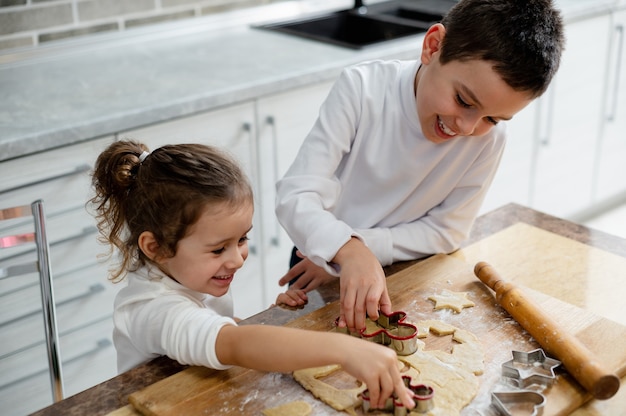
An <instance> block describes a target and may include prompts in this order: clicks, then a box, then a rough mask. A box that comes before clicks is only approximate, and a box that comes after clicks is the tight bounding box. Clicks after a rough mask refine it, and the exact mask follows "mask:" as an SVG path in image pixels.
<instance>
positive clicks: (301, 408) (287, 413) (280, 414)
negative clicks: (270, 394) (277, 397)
mask: <svg viewBox="0 0 626 416" xmlns="http://www.w3.org/2000/svg"><path fill="white" fill-rule="evenodd" d="M312 411H313V408H312V407H311V405H310V404H308V403H307V402H305V401H303V400H297V401H295V402H289V403H285V404H281V405H280V406H276V407H271V408H268V409H265V410H263V412H262V413H263V415H264V416H308V415H310V414H311V412H312Z"/></svg>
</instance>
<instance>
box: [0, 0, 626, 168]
mask: <svg viewBox="0 0 626 416" xmlns="http://www.w3.org/2000/svg"><path fill="white" fill-rule="evenodd" d="M322 3H323V4H322ZM351 3H352V1H350V0H327V1H324V2H322V1H319V0H317V1H316V0H301V1H288V2H284V3H275V4H271V5H267V6H261V7H257V8H253V9H246V10H244V11H238V12H231V13H225V14H222V15H213V16H208V17H206V18H201V19H195V20H194V21H193V22H191V23H190V22H186V23H185V24H181V23H176V24H165V25H161V26H158V27H152V28H149V29H143V30H137V31H134V32H133V31H127V32H124V33H121V34H115V35H102V36H97V35H94V36H92V37H90V38H89V39H88V40H83V41H68V42H66V43H61V44H58V45H56V46H53V47H41V48H39V49H38V50H36V51H22V52H15V53H9V54H4V55H0V92H1V96H2V100H0V161H3V160H8V159H13V158H16V157H20V156H23V155H27V154H31V153H36V152H39V151H44V150H48V149H51V148H55V147H59V146H64V145H68V144H72V143H77V142H80V141H84V140H89V139H93V138H96V137H102V136H106V135H111V134H115V133H117V132H122V131H125V130H129V129H133V128H137V127H140V126H145V125H149V124H153V123H157V122H162V121H165V120H169V119H173V118H177V117H182V116H187V115H192V114H194V113H198V112H202V111H208V110H211V109H214V108H219V107H222V106H227V105H231V104H236V103H239V102H243V101H247V100H252V99H255V98H259V97H263V96H266V95H269V94H274V93H279V92H282V91H286V90H289V89H292V88H297V87H301V86H305V85H309V84H313V83H315V82H321V81H326V80H331V79H334V78H335V77H336V76H337V75H338V74H339V72H340V71H341V69H342V68H344V67H345V66H347V65H350V64H353V63H356V62H360V61H365V60H369V59H387V58H399V59H414V58H416V57H418V56H419V51H420V48H421V40H422V36H423V35H416V36H409V37H406V38H403V39H399V40H394V41H390V42H387V43H384V44H380V45H376V46H370V47H367V48H364V49H362V50H352V49H348V48H343V47H339V46H333V45H329V44H325V43H321V42H315V41H310V40H305V39H301V38H298V37H293V36H289V35H285V34H280V33H276V32H270V31H264V30H258V29H254V28H251V27H250V25H251V24H256V23H260V22H268V21H277V20H283V19H287V18H292V17H296V16H298V15H301V14H306V13H310V12H314V11H320V10H329V9H341V8H347V7H349V6H350V4H351ZM622 3H624V0H617V1H616V0H560V1H557V5H558V6H559V7H560V8H561V9H562V10H563V13H564V16H565V18H566V20H569V19H579V18H581V16H585V15H590V14H593V13H600V12H605V11H607V10H610V9H612V8H615V7H621V6H620V4H622Z"/></svg>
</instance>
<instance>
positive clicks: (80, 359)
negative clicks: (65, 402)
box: [0, 319, 117, 416]
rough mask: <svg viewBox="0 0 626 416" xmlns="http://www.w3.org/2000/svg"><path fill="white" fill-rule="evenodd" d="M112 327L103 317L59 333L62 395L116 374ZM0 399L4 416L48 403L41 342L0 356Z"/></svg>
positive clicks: (27, 412)
mask: <svg viewBox="0 0 626 416" xmlns="http://www.w3.org/2000/svg"><path fill="white" fill-rule="evenodd" d="M112 331H113V323H112V321H111V319H107V320H103V321H100V322H97V323H96V324H94V325H92V326H90V327H89V328H85V329H83V330H81V331H75V332H73V333H70V334H67V335H63V336H61V339H60V343H61V346H60V349H61V354H62V359H63V378H64V387H65V389H64V393H65V397H69V396H71V395H74V394H76V393H78V392H80V391H82V390H85V389H86V388H89V387H91V386H93V385H95V384H98V383H101V382H103V381H105V380H108V379H109V378H111V377H114V376H115V375H116V374H117V371H116V364H115V363H116V353H115V348H114V347H113V344H112V341H111V333H112ZM0 403H3V404H4V407H3V409H2V410H3V413H2V414H3V415H7V416H21V415H24V414H29V413H32V412H34V411H37V410H39V409H41V408H43V407H45V406H48V405H50V404H52V394H51V390H50V380H49V376H48V370H47V358H46V352H45V346H44V345H41V346H38V347H36V348H31V349H29V350H26V351H22V352H21V353H20V354H18V355H17V356H14V357H12V359H11V360H7V359H0Z"/></svg>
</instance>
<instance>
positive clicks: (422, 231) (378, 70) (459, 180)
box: [276, 61, 505, 275]
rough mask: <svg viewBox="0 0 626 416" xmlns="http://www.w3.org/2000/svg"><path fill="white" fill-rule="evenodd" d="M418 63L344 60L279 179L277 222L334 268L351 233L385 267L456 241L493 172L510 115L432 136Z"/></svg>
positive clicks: (300, 245)
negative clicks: (426, 129) (423, 114)
mask: <svg viewBox="0 0 626 416" xmlns="http://www.w3.org/2000/svg"><path fill="white" fill-rule="evenodd" d="M418 67H419V62H418V61H371V62H365V63H362V64H358V65H354V66H352V67H348V68H346V69H345V70H344V71H343V72H342V74H341V76H340V77H339V79H338V80H337V82H336V83H335V85H334V86H333V88H332V89H331V91H330V93H329V96H328V97H327V99H326V101H325V102H324V104H323V105H322V107H321V109H320V114H319V118H318V120H317V121H316V123H315V125H314V126H313V128H312V130H311V132H310V133H309V134H308V136H307V137H306V139H305V141H304V143H303V145H302V147H301V148H300V150H299V152H298V154H297V156H296V159H295V160H294V162H293V164H292V165H291V167H290V168H289V170H288V171H287V173H286V174H285V176H284V177H283V178H282V179H281V180H280V181H279V182H278V183H277V185H276V188H277V197H276V215H277V217H278V219H279V221H280V223H281V224H282V226H283V227H284V228H285V230H286V231H287V233H288V234H289V236H290V238H291V239H292V241H293V242H294V244H295V245H296V247H298V249H299V250H300V251H302V252H303V253H304V254H305V255H306V256H307V257H308V258H309V259H311V260H312V261H313V262H314V263H315V264H317V265H319V266H322V267H325V268H326V270H327V271H328V272H330V273H332V274H335V275H336V274H337V271H336V270H335V269H334V268H333V267H332V264H330V262H331V261H332V259H333V258H334V257H335V255H336V253H337V252H338V251H339V249H340V248H341V247H342V246H343V245H344V244H345V243H346V242H347V241H348V240H349V239H350V238H351V237H352V236H357V237H359V238H361V239H362V240H363V241H364V242H365V243H366V244H367V246H368V247H369V248H370V249H371V250H372V252H373V253H374V254H375V255H376V257H377V258H378V260H379V261H380V262H381V264H382V265H383V266H386V265H389V264H391V263H393V262H396V261H402V260H413V259H418V258H422V257H425V256H427V255H430V254H435V253H449V252H452V251H454V250H456V249H457V248H459V246H460V243H461V242H462V241H463V240H464V239H466V238H467V236H468V235H469V231H470V229H471V226H472V224H473V221H474V219H475V217H476V215H477V214H478V211H479V209H480V205H481V204H482V201H483V199H484V197H485V194H486V192H487V190H488V188H489V186H490V184H491V182H492V181H493V177H494V175H495V172H496V170H497V167H498V164H499V162H500V159H501V157H502V153H503V151H504V145H505V134H504V126H503V124H502V123H500V124H498V125H497V126H496V127H495V128H493V129H491V131H490V132H489V133H488V134H486V135H484V136H481V137H457V138H455V139H453V140H450V141H449V142H445V143H441V144H435V143H433V142H430V141H429V140H427V139H426V138H425V137H424V135H423V133H422V130H421V127H420V124H419V120H418V113H417V112H418V109H417V103H416V100H415V94H414V80H415V75H416V73H417V70H418ZM451 99H452V98H451Z"/></svg>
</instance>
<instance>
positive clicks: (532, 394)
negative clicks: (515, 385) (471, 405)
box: [491, 390, 546, 416]
mask: <svg viewBox="0 0 626 416" xmlns="http://www.w3.org/2000/svg"><path fill="white" fill-rule="evenodd" d="M545 403H546V398H545V396H544V395H543V394H541V393H537V392H536V391H531V390H518V391H500V392H494V393H491V404H493V405H494V407H495V408H496V409H497V410H498V411H499V412H500V414H502V415H503V416H513V415H514V413H513V409H517V408H520V407H524V410H526V407H530V406H532V413H531V414H530V416H540V415H542V414H543V407H544V405H545ZM524 414H528V413H527V412H526V411H525V413H524Z"/></svg>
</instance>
